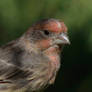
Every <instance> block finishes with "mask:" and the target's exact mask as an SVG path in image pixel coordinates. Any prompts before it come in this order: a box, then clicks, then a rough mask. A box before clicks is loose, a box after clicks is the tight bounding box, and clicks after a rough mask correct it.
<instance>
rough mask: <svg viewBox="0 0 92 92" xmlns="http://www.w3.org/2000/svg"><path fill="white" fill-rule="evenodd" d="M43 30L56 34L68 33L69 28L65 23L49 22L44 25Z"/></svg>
mask: <svg viewBox="0 0 92 92" xmlns="http://www.w3.org/2000/svg"><path fill="white" fill-rule="evenodd" d="M43 29H47V30H49V31H52V32H56V33H61V32H66V31H67V27H66V26H65V24H64V22H60V21H48V22H47V23H45V24H44V25H43Z"/></svg>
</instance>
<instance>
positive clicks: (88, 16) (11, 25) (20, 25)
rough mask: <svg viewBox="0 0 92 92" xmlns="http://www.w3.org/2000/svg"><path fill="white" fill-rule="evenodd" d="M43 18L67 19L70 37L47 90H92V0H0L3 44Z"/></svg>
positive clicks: (55, 91) (61, 91) (0, 25)
mask: <svg viewBox="0 0 92 92" xmlns="http://www.w3.org/2000/svg"><path fill="white" fill-rule="evenodd" d="M43 18H57V19H60V20H62V21H64V22H65V24H66V25H67V26H68V30H69V36H70V40H71V45H70V46H66V47H65V48H64V51H63V53H62V55H61V57H62V62H61V64H62V66H61V69H60V71H59V74H58V76H57V79H56V82H55V84H54V85H53V86H51V87H49V88H48V89H47V90H46V92H51V91H52V92H67V91H68V92H92V0H0V45H2V44H5V43H7V42H9V41H11V40H13V39H16V38H17V37H19V36H21V35H22V34H23V33H24V32H25V30H27V29H28V28H29V26H31V24H32V23H34V22H36V21H38V20H40V19H43Z"/></svg>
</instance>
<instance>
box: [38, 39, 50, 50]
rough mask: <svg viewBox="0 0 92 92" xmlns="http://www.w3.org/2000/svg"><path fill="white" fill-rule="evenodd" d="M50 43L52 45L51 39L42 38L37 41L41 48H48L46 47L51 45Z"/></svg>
mask: <svg viewBox="0 0 92 92" xmlns="http://www.w3.org/2000/svg"><path fill="white" fill-rule="evenodd" d="M50 45H51V40H50V39H46V40H40V41H38V42H37V47H38V48H41V49H46V48H48V47H50Z"/></svg>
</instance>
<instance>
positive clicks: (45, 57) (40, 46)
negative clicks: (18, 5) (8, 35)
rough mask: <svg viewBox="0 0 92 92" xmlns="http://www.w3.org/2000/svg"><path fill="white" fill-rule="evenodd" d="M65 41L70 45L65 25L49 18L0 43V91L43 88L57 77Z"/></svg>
mask: <svg viewBox="0 0 92 92" xmlns="http://www.w3.org/2000/svg"><path fill="white" fill-rule="evenodd" d="M66 44H70V41H69V37H68V30H67V27H66V25H65V24H64V22H63V21H60V20H58V19H54V18H50V19H42V20H40V21H38V22H36V23H34V24H33V25H32V26H31V27H30V28H29V29H28V30H27V31H26V32H25V33H24V34H23V35H22V36H21V37H19V38H17V39H16V40H13V41H10V42H8V43H7V44H6V45H2V46H0V92H41V91H44V89H46V88H47V87H48V86H49V85H51V84H53V83H54V81H55V79H56V76H57V74H58V71H59V69H60V66H61V64H60V61H61V59H60V53H61V52H62V49H63V46H64V45H66Z"/></svg>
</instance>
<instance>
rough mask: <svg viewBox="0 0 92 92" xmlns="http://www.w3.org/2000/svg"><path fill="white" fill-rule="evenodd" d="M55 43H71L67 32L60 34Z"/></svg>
mask: <svg viewBox="0 0 92 92" xmlns="http://www.w3.org/2000/svg"><path fill="white" fill-rule="evenodd" d="M54 44H59V45H60V44H70V41H69V38H68V36H67V34H65V33H62V34H60V35H59V36H58V37H57V38H56V40H55V41H54Z"/></svg>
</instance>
